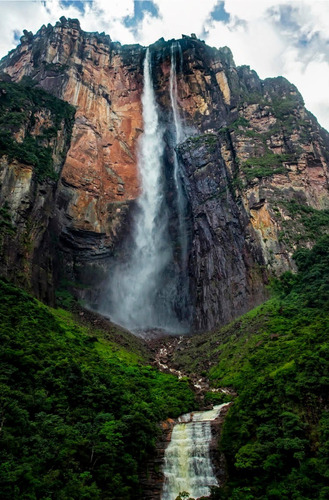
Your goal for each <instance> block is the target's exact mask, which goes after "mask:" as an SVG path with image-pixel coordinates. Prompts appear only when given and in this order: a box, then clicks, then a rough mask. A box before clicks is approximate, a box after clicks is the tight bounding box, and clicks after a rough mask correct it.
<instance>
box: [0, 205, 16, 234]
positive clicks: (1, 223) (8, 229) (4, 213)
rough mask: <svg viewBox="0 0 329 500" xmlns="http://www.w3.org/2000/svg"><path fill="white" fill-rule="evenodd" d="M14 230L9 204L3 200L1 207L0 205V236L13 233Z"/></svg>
mask: <svg viewBox="0 0 329 500" xmlns="http://www.w3.org/2000/svg"><path fill="white" fill-rule="evenodd" d="M15 232H16V228H15V226H14V225H13V224H12V221H11V217H10V212H9V206H8V203H7V202H5V203H4V204H3V206H2V207H0V238H1V236H2V235H4V234H9V235H14V234H15Z"/></svg>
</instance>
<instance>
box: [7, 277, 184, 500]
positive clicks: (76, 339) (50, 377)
mask: <svg viewBox="0 0 329 500" xmlns="http://www.w3.org/2000/svg"><path fill="white" fill-rule="evenodd" d="M0 296H1V299H0V324H1V329H0V336H1V350H0V356H1V361H0V395H1V396H0V400H1V404H0V443H1V444H0V450H1V451H0V457H1V458H0V463H1V465H0V491H1V498H3V499H13V498H22V499H23V498H24V499H36V498H43V499H56V500H58V499H62V500H64V499H65V500H66V499H79V500H80V499H93V500H95V499H98V498H102V499H109V500H110V499H129V498H137V499H140V498H142V495H141V486H140V482H139V473H140V471H141V468H143V467H145V461H146V459H147V457H148V455H149V453H150V452H151V451H152V450H153V446H154V442H155V438H156V435H157V429H158V428H157V422H159V421H161V420H162V419H164V418H166V417H168V416H170V417H176V416H178V415H179V414H181V413H184V412H186V411H189V410H191V409H192V407H193V405H194V396H193V394H192V392H191V390H190V389H189V387H188V384H187V382H186V381H179V380H178V379H177V378H176V377H174V376H171V375H165V374H163V373H160V372H158V371H156V370H155V369H153V368H151V367H150V366H145V365H144V364H143V363H144V362H143V359H142V358H141V357H140V354H139V353H138V352H130V351H127V350H125V349H123V348H121V347H119V346H118V345H116V344H115V343H113V342H109V341H108V340H106V339H105V338H104V336H103V334H102V333H101V332H97V331H94V332H93V335H90V332H89V331H88V329H87V328H86V327H82V326H79V325H78V324H77V323H76V322H75V321H73V319H72V316H71V314H70V313H69V312H66V311H63V310H51V309H50V308H47V307H46V306H44V305H42V304H41V303H39V302H38V301H36V300H35V299H33V298H31V297H30V296H28V295H27V294H26V293H25V292H22V291H20V290H18V289H17V288H14V287H12V286H10V285H8V284H6V283H4V282H0Z"/></svg>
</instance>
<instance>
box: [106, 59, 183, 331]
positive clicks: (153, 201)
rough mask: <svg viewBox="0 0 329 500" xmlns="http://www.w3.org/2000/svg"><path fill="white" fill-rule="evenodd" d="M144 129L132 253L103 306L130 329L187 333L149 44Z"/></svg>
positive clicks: (116, 272)
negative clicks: (179, 308)
mask: <svg viewBox="0 0 329 500" xmlns="http://www.w3.org/2000/svg"><path fill="white" fill-rule="evenodd" d="M142 106H143V122H144V132H143V134H142V137H141V141H140V148H139V158H138V168H139V174H140V182H141V195H140V197H139V198H138V200H137V210H136V215H135V219H134V223H133V233H132V241H131V243H130V255H129V257H128V259H127V261H126V262H125V263H119V264H117V265H116V266H114V269H113V270H112V274H111V277H110V287H109V291H108V295H107V297H105V299H104V301H103V304H101V307H100V310H101V312H103V313H104V314H106V313H109V314H110V316H111V319H112V320H113V321H114V322H116V323H118V324H120V325H122V326H125V327H126V328H129V329H130V330H132V331H138V330H147V329H151V328H152V329H153V328H160V329H165V330H167V331H173V332H176V333H183V331H184V330H185V329H184V328H182V327H181V325H180V323H179V321H178V320H177V318H176V315H175V312H174V310H173V302H174V301H175V294H176V283H175V281H174V280H170V271H169V268H170V265H171V263H172V262H173V255H172V248H171V242H170V238H169V234H168V216H167V207H166V204H165V199H164V192H165V189H164V185H163V175H162V166H163V152H164V142H163V131H162V129H161V127H160V124H159V115H158V109H157V105H156V101H155V94H154V90H153V82H152V73H151V60H150V52H149V49H147V51H146V56H145V60H144V89H143V95H142Z"/></svg>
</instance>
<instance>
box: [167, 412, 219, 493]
mask: <svg viewBox="0 0 329 500" xmlns="http://www.w3.org/2000/svg"><path fill="white" fill-rule="evenodd" d="M227 404H228V403H225V404H222V405H218V406H214V408H213V409H212V410H210V411H204V412H195V413H188V414H186V415H183V416H182V417H180V418H179V421H178V423H177V424H176V425H175V426H174V428H173V431H172V435H171V441H170V443H169V445H168V447H167V448H166V450H165V459H164V460H165V461H164V468H163V473H164V476H165V480H164V486H163V491H162V496H161V500H175V498H176V497H177V496H178V495H179V493H180V492H183V491H187V492H188V493H189V495H190V496H191V497H193V498H199V497H201V496H209V494H210V486H218V481H217V479H216V476H215V473H214V470H213V467H212V464H211V459H210V453H209V447H210V442H211V421H212V420H215V418H217V417H218V415H219V414H220V412H221V410H222V408H223V407H224V406H226V405H227Z"/></svg>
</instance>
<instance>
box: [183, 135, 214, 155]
mask: <svg viewBox="0 0 329 500" xmlns="http://www.w3.org/2000/svg"><path fill="white" fill-rule="evenodd" d="M217 140H218V139H217V135H215V134H208V133H207V134H201V135H192V136H191V137H190V138H189V141H190V142H191V143H192V144H194V145H196V146H198V147H199V146H202V145H206V146H208V149H209V151H210V152H214V151H216V146H217Z"/></svg>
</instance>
